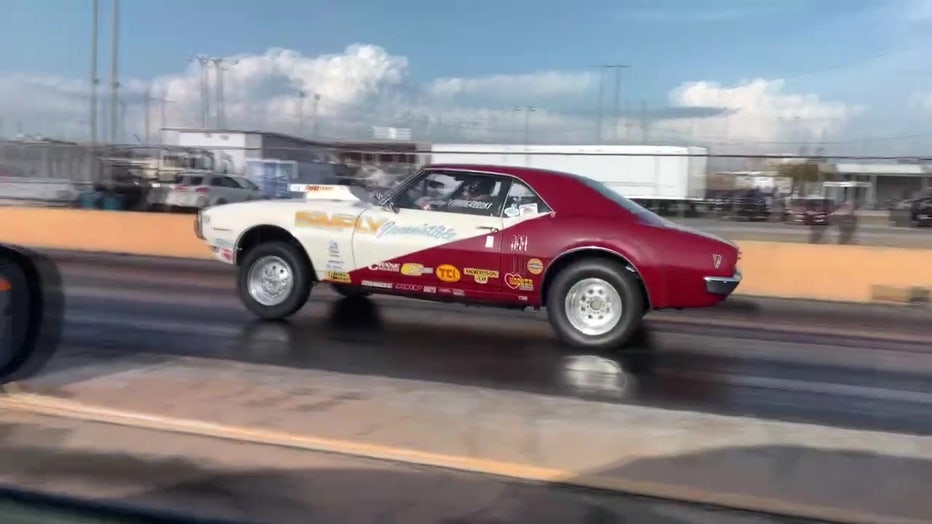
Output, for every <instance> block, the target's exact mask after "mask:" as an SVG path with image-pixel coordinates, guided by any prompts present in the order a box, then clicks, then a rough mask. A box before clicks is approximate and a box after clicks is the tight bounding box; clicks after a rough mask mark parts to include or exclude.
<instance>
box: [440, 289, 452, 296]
mask: <svg viewBox="0 0 932 524" xmlns="http://www.w3.org/2000/svg"><path fill="white" fill-rule="evenodd" d="M438 291H440V293H442V294H444V295H449V294H451V293H453V290H452V289H450V288H448V287H442V288H440V289H439V290H438Z"/></svg>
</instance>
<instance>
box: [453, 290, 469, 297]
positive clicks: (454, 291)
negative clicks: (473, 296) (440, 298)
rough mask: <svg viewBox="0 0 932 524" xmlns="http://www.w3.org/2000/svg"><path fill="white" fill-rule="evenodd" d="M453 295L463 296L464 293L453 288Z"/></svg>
mask: <svg viewBox="0 0 932 524" xmlns="http://www.w3.org/2000/svg"><path fill="white" fill-rule="evenodd" d="M453 296H455V297H465V296H466V293H464V292H463V290H462V289H454V290H453Z"/></svg>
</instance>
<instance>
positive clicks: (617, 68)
mask: <svg viewBox="0 0 932 524" xmlns="http://www.w3.org/2000/svg"><path fill="white" fill-rule="evenodd" d="M602 67H604V68H605V69H614V70H615V102H614V106H613V108H612V109H613V111H612V113H613V115H614V118H613V122H612V139H613V140H614V141H615V142H617V141H618V121H619V119H620V117H621V115H620V114H619V108H620V104H621V70H622V69H628V68H629V67H631V66H628V65H624V64H606V65H604V66H602Z"/></svg>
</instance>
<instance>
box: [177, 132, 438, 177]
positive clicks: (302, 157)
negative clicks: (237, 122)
mask: <svg viewBox="0 0 932 524" xmlns="http://www.w3.org/2000/svg"><path fill="white" fill-rule="evenodd" d="M162 143H163V144H164V145H165V146H168V147H171V146H178V147H184V148H193V149H204V150H207V151H210V152H211V153H213V155H214V157H215V159H216V163H217V169H218V170H221V171H227V172H230V173H244V172H245V170H246V164H247V162H246V161H247V160H252V159H256V160H281V161H294V162H297V163H321V162H323V163H333V164H349V165H361V164H370V165H380V164H393V165H397V164H415V163H417V158H418V153H423V152H429V151H430V147H429V145H424V144H419V143H417V142H412V141H390V140H385V141H381V140H378V141H366V142H342V141H340V142H338V141H322V140H307V139H304V138H300V137H296V136H291V135H286V134H282V133H275V132H270V131H251V130H242V129H200V128H182V127H166V128H164V129H162Z"/></svg>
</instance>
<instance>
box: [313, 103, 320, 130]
mask: <svg viewBox="0 0 932 524" xmlns="http://www.w3.org/2000/svg"><path fill="white" fill-rule="evenodd" d="M319 103H320V93H314V105H313V106H312V108H313V109H312V111H313V117H314V138H317V134H318V133H319V132H320V126H319V125H318V121H317V105H318V104H319Z"/></svg>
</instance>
